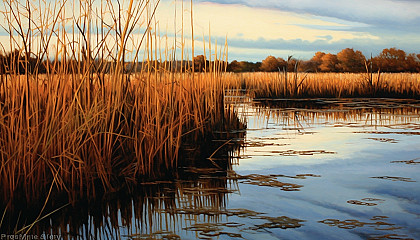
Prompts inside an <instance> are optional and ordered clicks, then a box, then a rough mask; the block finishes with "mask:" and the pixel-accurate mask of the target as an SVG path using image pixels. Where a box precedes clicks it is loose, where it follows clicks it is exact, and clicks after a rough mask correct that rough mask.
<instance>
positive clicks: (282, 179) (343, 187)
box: [0, 95, 420, 239]
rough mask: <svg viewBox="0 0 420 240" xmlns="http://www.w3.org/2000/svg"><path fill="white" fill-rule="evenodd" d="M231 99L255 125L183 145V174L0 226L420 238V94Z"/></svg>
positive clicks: (112, 234) (197, 235)
mask: <svg viewBox="0 0 420 240" xmlns="http://www.w3.org/2000/svg"><path fill="white" fill-rule="evenodd" d="M225 100H226V101H225V102H226V103H227V105H228V106H229V105H231V107H233V108H234V109H236V111H238V112H239V117H240V119H241V121H243V122H245V123H246V124H247V126H248V129H247V130H246V131H245V130H244V129H242V128H240V127H237V129H234V130H231V131H215V132H214V133H215V134H218V136H219V137H215V138H213V139H210V141H204V142H203V143H202V144H201V145H202V146H201V147H199V146H196V145H194V144H191V143H189V144H188V145H187V144H185V146H184V148H185V149H186V151H185V152H184V153H183V162H182V163H181V165H182V167H181V168H179V169H178V171H177V172H176V173H174V176H171V177H166V178H160V179H158V180H153V181H145V182H142V183H141V184H139V185H138V186H126V187H125V188H123V189H120V190H119V191H118V192H114V193H98V194H97V196H96V197H95V198H90V199H83V198H82V199H79V200H78V201H77V202H76V203H75V204H73V205H67V203H68V200H67V201H66V198H64V197H62V198H60V197H59V196H54V198H50V201H49V202H48V203H47V204H46V205H45V208H44V203H43V202H41V203H38V206H37V205H36V204H35V205H34V204H31V205H29V204H27V203H26V201H22V202H21V203H17V204H15V205H14V206H13V207H12V206H9V207H8V208H7V209H5V210H4V211H3V212H4V213H6V214H5V218H4V220H3V221H2V222H1V228H0V230H1V232H2V233H3V232H8V233H13V232H18V231H19V230H20V229H22V228H23V226H28V225H30V224H32V223H33V222H34V221H35V220H36V219H38V220H39V221H38V222H36V224H35V225H34V226H33V227H32V228H31V230H30V231H29V233H31V234H38V235H40V234H42V233H49V234H58V235H60V236H62V237H63V238H64V239H337V237H340V238H350V239H410V238H411V239H413V237H420V236H419V234H417V233H416V232H417V230H418V224H419V221H418V216H420V206H419V205H420V203H419V202H420V199H419V196H417V195H418V194H417V193H419V192H418V190H416V189H417V188H416V187H418V182H420V181H419V178H418V177H417V175H416V174H417V173H418V169H416V167H418V166H419V165H418V163H419V161H418V160H419V158H418V157H419V156H418V150H419V149H418V148H416V149H410V148H409V147H410V146H413V144H411V143H412V142H415V141H417V142H418V137H419V135H420V111H419V109H420V103H419V102H418V101H414V100H413V101H412V100H388V99H376V100H367V99H349V100H336V99H333V100H331V99H316V100H293V101H292V100H285V99H283V100H275V101H267V100H264V101H263V100H261V101H256V102H253V101H251V100H250V99H248V98H246V97H244V96H240V95H238V96H234V97H230V98H229V97H227V98H226V99H225ZM385 134H386V135H385ZM349 139H350V140H349ZM324 143H328V144H327V145H325V144H324ZM334 144H336V145H334ZM221 145H222V147H220V146H221ZM366 146H367V147H366ZM384 146H385V147H384ZM346 148H347V149H350V150H349V151H347V152H346V151H345V149H346ZM378 149H379V150H378ZM400 149H402V150H401V151H400V152H398V151H399V150H400ZM403 150H406V152H407V153H404V152H403V153H402V151H403ZM374 151H376V152H374ZM381 151H387V152H386V153H382V152H381ZM392 151H395V152H396V153H395V154H393V152H392ZM349 153H351V154H349ZM390 153H391V154H390ZM209 156H210V157H209ZM324 158H328V159H329V161H322V159H324ZM248 166H249V167H248ZM410 184H411V185H410ZM62 206H64V207H63V208H62V209H59V208H60V207H62ZM55 210H58V211H56V212H55ZM40 212H41V214H40ZM0 213H1V212H0ZM49 213H51V214H50V215H49ZM285 229H287V230H285ZM26 230H27V229H23V230H22V231H21V232H20V233H25V232H26Z"/></svg>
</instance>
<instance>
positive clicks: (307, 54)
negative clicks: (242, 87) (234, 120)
mask: <svg viewBox="0 0 420 240" xmlns="http://www.w3.org/2000/svg"><path fill="white" fill-rule="evenodd" d="M114 1H115V0H111V1H110V2H114ZM157 1H158V0H151V3H152V5H153V4H155V3H157ZM184 1H185V2H182V1H181V0H161V1H160V3H159V6H158V10H157V12H156V22H154V23H153V24H152V25H151V28H153V29H152V31H153V32H159V33H160V36H161V37H162V38H161V40H159V44H160V46H161V48H165V47H166V48H168V46H169V48H172V47H173V44H174V42H175V39H174V36H175V35H176V36H177V39H176V46H177V49H178V50H177V52H179V49H180V48H181V46H184V49H187V50H185V53H184V55H180V54H179V55H178V56H184V58H190V56H189V55H191V40H192V34H191V19H190V15H191V6H190V0H184ZM77 2H78V1H76V3H77ZM102 2H104V1H102ZM128 2H129V1H122V9H123V11H125V12H124V13H123V14H122V15H126V11H127V10H126V9H128V7H127V6H128ZM47 3H48V1H47ZM72 3H73V2H72V1H71V2H68V1H67V3H66V4H67V5H68V8H67V7H66V9H73V11H67V12H66V15H67V16H68V19H69V20H68V22H67V23H66V26H67V27H70V28H71V26H72V21H73V19H74V18H73V17H72V16H73V15H77V13H74V9H76V10H77V8H75V7H73V6H72ZM100 3H101V1H100V0H94V1H93V5H92V6H93V12H95V11H98V9H100V7H101V4H100ZM35 5H36V4H35V3H34V6H35ZM3 6H5V5H3ZM114 7H115V6H114ZM192 9H193V26H194V39H195V52H194V55H198V54H202V53H203V51H204V47H205V48H206V51H207V52H209V46H208V44H206V45H204V43H203V42H202V39H203V38H204V39H206V41H208V39H209V35H211V40H212V41H211V42H212V43H213V44H214V43H215V40H217V43H218V44H219V48H218V54H219V57H220V53H223V51H222V52H219V50H220V49H221V48H222V47H223V46H224V42H225V39H227V40H228V49H229V51H228V56H229V57H228V60H229V61H232V60H235V59H236V60H240V61H241V60H246V61H254V62H255V61H261V60H263V59H264V58H266V57H267V56H268V55H274V56H276V57H282V58H287V56H288V55H293V57H295V58H298V59H309V58H311V57H312V56H313V55H314V53H315V52H317V51H323V52H329V53H337V52H339V51H340V50H342V49H344V48H354V49H355V50H361V51H362V52H363V53H364V54H365V55H366V56H370V54H371V53H372V54H373V55H377V54H378V53H380V52H381V51H382V49H384V48H390V47H397V48H400V49H403V50H404V51H406V52H408V53H420V0H370V1H365V0H348V1H342V0H316V1H314V0H211V1H209V0H207V1H204V0H193V8H192ZM0 10H2V9H0ZM100 11H101V10H99V12H100ZM175 12H176V18H175ZM182 17H183V24H182ZM106 18H107V19H105V20H106V21H108V22H110V23H112V21H111V18H110V16H107V17H106ZM123 21H124V20H123ZM146 22H147V21H139V28H138V29H139V30H137V31H136V33H135V34H137V35H134V36H133V37H132V38H130V40H131V39H132V42H130V43H129V44H127V46H133V47H136V46H138V45H137V42H139V39H141V36H142V32H144V29H145V26H146ZM0 23H2V24H3V25H5V22H4V15H0ZM155 23H156V24H155ZM111 25H112V24H111ZM182 26H183V27H182ZM181 29H182V30H181ZM67 34H71V30H70V31H68V32H67ZM92 34H94V32H93V33H92ZM111 35H112V33H111ZM111 35H110V36H111ZM181 35H183V38H181V37H180V36H181ZM54 37H55V36H53V38H54ZM93 38H95V37H93ZM109 38H110V39H107V42H108V44H109V45H110V46H111V47H112V46H114V45H115V41H114V40H113V39H112V37H109ZM34 41H36V40H34ZM52 42H59V41H58V40H56V39H54V40H53V41H52ZM8 43H9V40H8V35H7V34H6V33H5V31H4V30H2V29H1V30H0V46H1V47H2V49H3V47H5V49H9V48H10V47H9V46H8ZM57 44H59V43H57ZM93 44H94V43H93ZM20 45H22V44H20ZM34 45H35V44H34ZM114 47H115V46H114ZM172 49H173V48H172ZM188 49H189V50H188ZM214 50H215V46H214V45H213V48H212V51H213V55H214ZM185 56H188V57H185ZM207 56H208V54H207Z"/></svg>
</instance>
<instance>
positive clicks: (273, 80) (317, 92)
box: [223, 72, 420, 99]
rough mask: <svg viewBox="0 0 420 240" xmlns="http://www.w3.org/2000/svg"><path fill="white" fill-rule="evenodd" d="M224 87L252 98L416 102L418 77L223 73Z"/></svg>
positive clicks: (419, 80) (419, 83)
mask: <svg viewBox="0 0 420 240" xmlns="http://www.w3.org/2000/svg"><path fill="white" fill-rule="evenodd" d="M223 77H224V82H226V86H227V87H230V88H244V89H248V90H250V93H251V96H252V97H255V98H313V97H321V98H349V97H350V98H351V97H381V98H382V97H383V98H414V99H418V98H420V74H418V73H369V72H368V73H297V72H289V73H283V72H280V73H267V72H258V73H239V74H236V73H226V74H225V75H224V76H223Z"/></svg>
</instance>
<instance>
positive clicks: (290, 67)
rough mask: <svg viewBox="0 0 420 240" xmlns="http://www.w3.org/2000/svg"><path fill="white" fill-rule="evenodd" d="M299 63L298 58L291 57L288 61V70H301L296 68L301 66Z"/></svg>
mask: <svg viewBox="0 0 420 240" xmlns="http://www.w3.org/2000/svg"><path fill="white" fill-rule="evenodd" d="M297 63H298V60H297V59H296V58H292V57H290V59H289V61H288V62H287V71H288V72H294V71H295V70H297V71H299V69H295V68H296V67H299V66H298V65H296V64H297Z"/></svg>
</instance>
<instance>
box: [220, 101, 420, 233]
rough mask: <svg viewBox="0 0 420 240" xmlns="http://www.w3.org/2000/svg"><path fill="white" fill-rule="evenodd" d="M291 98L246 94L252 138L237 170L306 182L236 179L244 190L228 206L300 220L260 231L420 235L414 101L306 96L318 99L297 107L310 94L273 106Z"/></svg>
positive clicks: (419, 138)
mask: <svg viewBox="0 0 420 240" xmlns="http://www.w3.org/2000/svg"><path fill="white" fill-rule="evenodd" d="M285 102H286V101H284V100H278V101H277V103H276V101H275V102H274V104H273V102H271V105H272V107H266V105H264V106H262V105H260V106H255V105H254V106H251V107H249V106H250V105H249V103H247V104H242V114H243V115H244V116H245V118H246V119H247V122H248V130H247V134H246V139H245V143H246V147H245V148H244V149H243V151H242V152H241V154H240V156H241V157H242V158H243V159H240V161H239V164H238V165H236V166H235V167H234V168H233V170H234V171H235V172H236V173H237V174H240V175H248V174H259V175H262V176H267V175H273V174H274V175H284V177H276V178H274V179H276V180H278V181H281V182H287V183H291V184H298V185H301V186H302V187H300V188H298V189H296V190H299V191H284V189H281V188H279V187H276V186H268V185H270V184H266V185H267V186H264V184H257V185H253V184H252V185H250V184H249V182H247V181H243V182H241V181H239V189H240V192H241V193H240V194H234V195H232V197H230V199H229V203H228V207H231V206H232V207H244V208H245V207H248V208H249V206H252V207H251V208H250V209H252V210H254V211H259V212H265V213H267V215H269V216H283V215H284V216H287V217H290V218H296V219H301V220H304V222H303V223H302V226H301V227H299V228H291V229H287V230H284V229H281V228H272V229H267V232H266V233H264V234H265V236H261V237H262V238H264V239H268V237H270V238H272V239H369V238H371V239H420V218H419V217H420V184H419V181H420V175H419V167H420V165H419V164H420V115H419V112H418V110H419V105H418V103H413V102H409V103H407V102H403V101H389V100H388V101H386V100H381V99H378V100H374V101H372V100H364V99H358V100H348V101H345V100H344V101H331V100H318V102H317V103H313V102H312V103H311V104H308V105H310V106H309V108H311V107H312V108H313V109H308V106H307V107H306V108H302V107H299V106H298V107H296V105H301V106H302V105H304V101H302V102H297V103H296V102H294V103H293V104H290V103H289V105H292V106H289V107H288V108H276V107H275V106H276V105H283V106H284V105H287V104H286V103H285ZM289 102H290V101H289ZM293 105H295V106H293ZM302 174H303V176H304V177H298V178H296V176H302ZM305 175H309V176H305ZM261 185H263V186H261ZM260 234H262V233H260V232H258V233H252V234H250V235H249V236H247V237H246V238H247V239H259V238H260V236H259V235H260Z"/></svg>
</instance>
